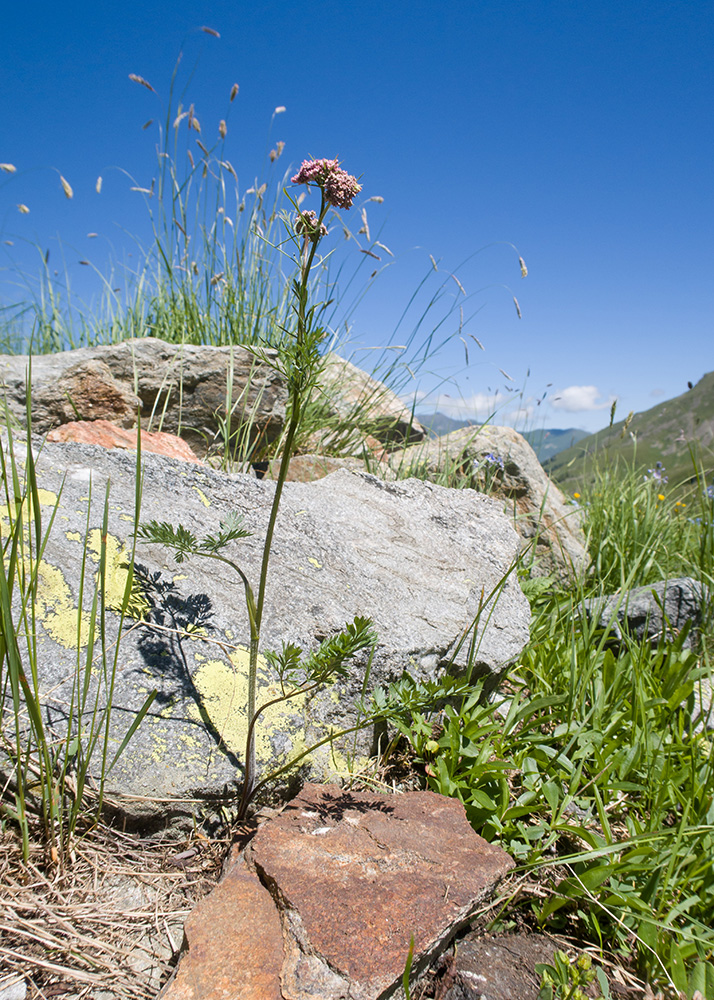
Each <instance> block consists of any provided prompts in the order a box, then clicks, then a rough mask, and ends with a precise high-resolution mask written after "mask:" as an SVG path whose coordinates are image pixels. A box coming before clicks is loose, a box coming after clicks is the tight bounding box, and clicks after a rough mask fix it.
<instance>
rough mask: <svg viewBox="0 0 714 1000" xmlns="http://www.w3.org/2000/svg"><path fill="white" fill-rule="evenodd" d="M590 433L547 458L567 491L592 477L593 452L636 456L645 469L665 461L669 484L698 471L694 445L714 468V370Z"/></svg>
mask: <svg viewBox="0 0 714 1000" xmlns="http://www.w3.org/2000/svg"><path fill="white" fill-rule="evenodd" d="M626 423H627V421H626V420H620V421H618V422H617V423H615V424H613V425H612V427H607V428H605V429H604V430H601V431H598V432H597V434H591V435H589V436H588V437H586V438H583V440H582V441H580V442H578V444H576V445H575V447H572V448H567V449H565V450H564V451H561V452H559V453H558V454H557V455H555V456H554V457H553V458H551V459H550V460H549V461H547V462H546V463H545V468H546V471H547V472H548V473H549V475H550V476H551V477H552V478H553V479H554V480H555V482H556V483H558V485H559V486H561V488H563V489H564V490H565V491H566V492H570V491H573V490H577V489H578V488H579V487H581V486H583V485H585V484H586V483H587V482H588V481H589V480H590V479H591V476H592V472H591V470H592V464H593V455H597V457H598V461H599V462H602V461H603V460H614V459H615V458H616V457H617V456H619V457H621V458H623V459H625V460H627V461H628V462H632V461H635V462H636V464H637V465H638V466H641V467H642V469H643V470H645V471H646V470H647V469H648V468H654V466H655V464H656V463H657V462H661V463H662V465H663V466H664V467H665V469H666V475H667V476H668V477H669V484H670V486H672V485H675V484H677V483H681V482H682V481H684V480H687V479H690V478H691V477H692V475H693V467H692V459H691V453H690V448H692V449H694V451H695V454H696V455H697V456H698V460H699V461H700V462H701V463H702V465H703V466H704V468H705V469H706V470H707V471H708V472H711V471H712V470H714V372H709V373H708V374H707V375H705V376H704V377H703V378H701V379H700V380H699V382H697V384H696V385H695V386H694V387H693V388H692V389H690V390H688V391H687V392H685V393H682V395H681V396H676V397H675V398H674V399H668V400H666V401H665V402H664V403H658V404H657V406H653V407H652V409H650V410H645V411H644V412H643V413H636V414H635V415H634V416H633V417H632V419H631V421H630V422H629V423H628V424H627V426H625V425H626Z"/></svg>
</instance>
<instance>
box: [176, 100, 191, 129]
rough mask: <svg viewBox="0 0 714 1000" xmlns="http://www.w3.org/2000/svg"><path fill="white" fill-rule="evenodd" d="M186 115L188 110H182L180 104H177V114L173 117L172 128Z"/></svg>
mask: <svg viewBox="0 0 714 1000" xmlns="http://www.w3.org/2000/svg"><path fill="white" fill-rule="evenodd" d="M187 115H188V111H182V110H181V105H180V104H179V109H178V114H177V115H176V117H175V118H174V129H177V128H178V127H179V125H180V124H181V122H182V121H183V119H184V118H186V116H187Z"/></svg>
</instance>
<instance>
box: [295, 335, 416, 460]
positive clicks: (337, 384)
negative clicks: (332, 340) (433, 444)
mask: <svg viewBox="0 0 714 1000" xmlns="http://www.w3.org/2000/svg"><path fill="white" fill-rule="evenodd" d="M312 406H313V407H314V408H315V409H316V410H317V411H318V412H321V413H322V415H323V418H324V424H325V427H324V429H323V430H319V431H317V432H316V433H315V434H314V435H313V436H312V437H311V439H310V441H309V442H308V445H309V449H308V450H309V451H315V452H318V453H329V454H332V453H335V452H338V453H339V454H342V455H357V456H361V455H362V454H363V452H364V451H365V450H366V451H367V452H369V451H371V450H373V448H374V446H375V445H377V446H378V445H379V444H380V443H382V444H391V445H395V444H396V445H399V444H402V443H406V444H411V443H413V442H415V441H423V440H424V439H425V438H426V431H425V430H424V428H423V427H422V425H421V424H420V423H419V421H418V420H417V419H416V417H415V416H414V413H413V411H412V409H411V408H410V407H408V406H405V404H404V403H403V402H402V400H401V399H400V398H399V397H398V396H397V395H396V393H394V392H392V390H391V389H390V388H389V386H387V385H385V383H384V382H380V381H379V379H376V378H372V376H371V375H368V374H367V372H365V371H363V370H362V369H361V368H358V367H357V366H356V365H353V364H352V362H351V361H347V360H346V359H345V358H341V357H340V356H339V355H338V354H335V353H334V352H330V353H329V354H327V355H326V356H325V358H324V362H323V366H322V368H321V371H320V384H319V386H318V388H317V389H316V390H315V392H314V394H313V400H312ZM370 442H371V443H372V447H370ZM378 450H379V449H378Z"/></svg>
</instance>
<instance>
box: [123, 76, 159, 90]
mask: <svg viewBox="0 0 714 1000" xmlns="http://www.w3.org/2000/svg"><path fill="white" fill-rule="evenodd" d="M129 79H130V80H132V81H133V82H134V83H140V84H141V86H142V87H146V89H147V90H150V91H151V93H152V94H155V93H156V91H155V90H154V88H153V87H152V86H151V84H150V83H149V81H148V80H145V79H144V77H143V76H138V75H137V74H136V73H130V74H129Z"/></svg>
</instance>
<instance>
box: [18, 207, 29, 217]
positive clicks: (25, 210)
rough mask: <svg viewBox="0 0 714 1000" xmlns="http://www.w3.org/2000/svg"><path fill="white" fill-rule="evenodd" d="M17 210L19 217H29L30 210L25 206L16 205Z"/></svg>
mask: <svg viewBox="0 0 714 1000" xmlns="http://www.w3.org/2000/svg"><path fill="white" fill-rule="evenodd" d="M17 210H18V212H19V213H20V214H21V215H29V214H30V209H29V208H28V207H27V205H18V206H17Z"/></svg>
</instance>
